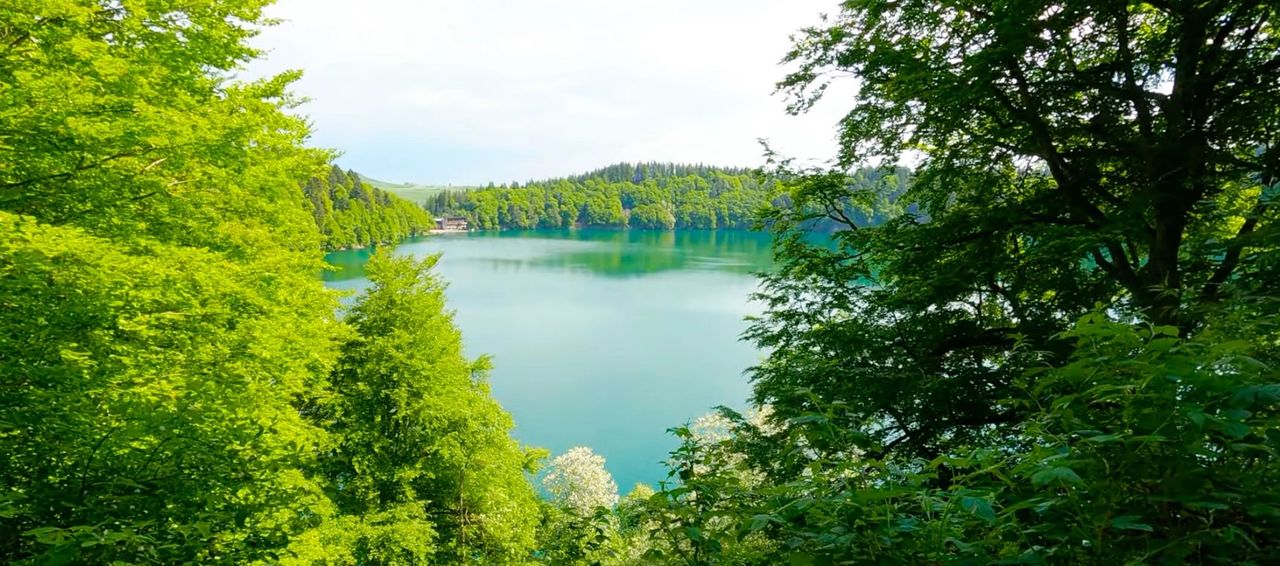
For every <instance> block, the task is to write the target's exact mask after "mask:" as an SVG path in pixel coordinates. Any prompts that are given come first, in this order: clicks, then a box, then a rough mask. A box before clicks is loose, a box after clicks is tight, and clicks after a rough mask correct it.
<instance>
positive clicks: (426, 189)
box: [357, 173, 476, 204]
mask: <svg viewBox="0 0 1280 566" xmlns="http://www.w3.org/2000/svg"><path fill="white" fill-rule="evenodd" d="M357 175H359V176H360V180H361V181H364V182H365V183H367V184H369V185H370V186H372V187H374V188H376V189H382V190H384V191H387V192H389V193H391V194H394V195H396V196H398V197H400V198H402V199H405V200H408V201H411V202H414V203H417V204H424V203H426V202H427V200H428V199H430V198H431V197H432V196H435V195H437V194H439V193H441V192H444V191H466V190H471V189H474V188H476V187H469V186H455V185H419V184H417V183H392V182H390V181H382V180H378V179H374V178H373V177H369V176H367V175H364V174H362V173H357Z"/></svg>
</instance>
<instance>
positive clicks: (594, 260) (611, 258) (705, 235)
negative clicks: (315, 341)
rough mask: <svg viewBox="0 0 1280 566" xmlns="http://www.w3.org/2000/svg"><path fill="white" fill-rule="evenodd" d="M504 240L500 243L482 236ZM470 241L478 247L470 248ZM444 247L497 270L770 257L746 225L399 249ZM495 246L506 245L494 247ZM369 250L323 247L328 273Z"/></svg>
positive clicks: (722, 264)
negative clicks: (474, 250)
mask: <svg viewBox="0 0 1280 566" xmlns="http://www.w3.org/2000/svg"><path fill="white" fill-rule="evenodd" d="M495 239H497V240H503V242H502V243H503V244H504V245H503V246H501V247H494V246H490V245H485V244H486V243H487V244H493V243H497V242H494V241H493V240H495ZM470 243H475V244H477V246H476V248H477V249H480V248H483V253H474V254H473V253H469V251H470V250H469V248H471V246H468V245H467V244H470ZM445 246H447V247H448V251H449V255H450V257H449V260H450V261H451V262H460V261H468V262H483V263H487V264H489V265H488V266H489V267H490V268H491V269H494V270H496V271H507V270H524V269H541V270H566V271H582V272H587V273H591V274H593V275H598V276H606V277H640V276H644V275H650V274H655V273H661V272H665V271H681V270H710V271H722V272H728V273H736V274H744V275H746V274H751V273H757V272H760V271H764V270H767V269H768V268H769V266H770V264H771V262H772V252H771V250H770V236H769V235H768V234H764V233H759V232H746V231H678V232H655V231H640V230H627V231H624V230H572V231H570V230H533V231H506V232H470V233H466V234H442V235H437V236H429V237H424V238H414V239H411V240H408V241H406V242H404V243H402V244H401V245H400V246H399V251H401V252H403V253H409V254H413V255H419V256H420V255H426V254H428V253H434V252H435V251H440V249H441V248H442V247H445ZM495 250H502V251H504V252H505V253H503V254H495V253H494V252H495ZM372 253H373V252H372V250H369V249H360V250H347V251H340V252H333V253H331V254H329V255H328V257H327V259H328V261H329V263H330V264H331V265H332V266H333V267H334V269H335V270H334V271H330V272H326V273H324V275H323V277H324V280H325V281H333V282H338V281H347V280H353V279H361V278H363V277H364V264H365V262H367V261H368V259H369V256H370V255H371V254H372Z"/></svg>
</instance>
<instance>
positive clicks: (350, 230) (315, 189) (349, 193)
mask: <svg viewBox="0 0 1280 566" xmlns="http://www.w3.org/2000/svg"><path fill="white" fill-rule="evenodd" d="M302 192H303V194H305V195H306V196H307V200H308V201H310V203H311V213H312V214H313V215H314V216H315V219H316V225H317V226H319V227H320V233H321V234H322V235H323V236H324V245H325V248H326V249H330V250H336V249H346V248H360V247H366V246H370V245H375V244H391V243H395V242H398V241H400V240H403V239H405V238H407V237H409V236H415V235H418V234H425V233H426V232H427V231H428V230H430V229H431V228H433V227H434V226H435V221H434V220H433V219H432V218H431V216H430V215H428V214H427V213H426V212H425V211H424V210H422V209H421V208H419V207H418V206H417V205H415V204H413V203H411V202H409V201H407V200H404V199H402V198H400V197H398V196H396V195H394V194H391V193H389V192H387V191H384V190H382V189H378V188H374V187H372V186H370V185H369V184H368V183H365V182H364V181H363V180H361V178H360V176H359V175H357V174H356V173H354V172H351V171H343V170H342V169H340V168H338V166H336V165H334V166H331V167H330V168H329V174H328V175H327V176H324V177H312V178H311V179H310V180H308V181H307V183H306V185H304V186H303V187H302Z"/></svg>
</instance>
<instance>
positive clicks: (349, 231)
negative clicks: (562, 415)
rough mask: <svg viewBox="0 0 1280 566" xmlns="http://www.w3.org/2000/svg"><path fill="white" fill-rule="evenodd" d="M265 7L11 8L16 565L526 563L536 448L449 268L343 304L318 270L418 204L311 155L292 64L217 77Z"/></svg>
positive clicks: (2, 550) (6, 246)
mask: <svg viewBox="0 0 1280 566" xmlns="http://www.w3.org/2000/svg"><path fill="white" fill-rule="evenodd" d="M262 4H263V3H262V2H256V1H247V0H244V1H240V0H233V1H226V0H218V1H213V0H195V1H188V2H182V3H168V4H165V3H148V4H146V6H142V5H141V4H136V3H129V2H125V3H120V2H84V1H55V2H19V3H17V4H13V5H7V6H6V8H5V9H4V10H2V11H0V41H2V42H3V43H4V45H5V49H4V50H3V52H0V84H3V88H4V89H5V90H6V92H7V93H8V94H9V96H4V97H0V132H4V134H3V135H4V143H0V376H2V377H0V380H2V381H3V384H2V385H0V562H3V563H5V564H18V565H22V564H228V565H231V564H237V565H238V564H295V565H304V564H305V565H312V564H328V565H354V564H427V563H447V562H456V563H473V564H503V563H528V562H529V561H530V560H531V558H530V557H532V556H533V555H534V552H535V547H536V545H537V544H538V542H537V538H536V534H537V528H538V525H539V523H540V522H541V518H542V515H543V509H544V504H543V503H541V502H539V500H538V498H537V496H536V495H535V492H534V490H533V488H532V487H531V485H530V483H529V482H528V480H527V479H526V477H525V474H526V472H527V471H528V470H529V469H531V468H532V467H533V466H534V465H535V464H536V462H537V461H538V460H539V458H538V453H536V452H529V451H527V450H525V449H523V448H521V447H520V446H518V445H517V444H516V443H515V442H514V441H513V440H512V439H511V438H510V436H509V432H510V430H511V427H512V423H511V419H510V418H509V417H508V415H507V414H506V413H505V412H504V411H503V410H502V409H501V407H499V406H498V405H497V403H496V402H494V400H493V399H492V398H491V397H490V395H489V392H488V386H487V384H486V380H485V370H486V367H487V361H486V360H485V359H484V358H480V359H469V358H466V357H465V356H464V355H463V351H462V346H461V338H460V335H459V333H458V330H457V328H456V327H455V326H454V325H453V322H452V320H451V315H450V314H449V312H448V311H447V310H446V309H445V307H444V296H443V293H442V289H443V283H442V282H440V281H439V280H438V279H437V278H436V277H435V276H434V275H433V274H432V272H431V266H432V263H433V261H432V260H427V261H424V262H414V261H412V260H408V259H392V258H390V257H386V256H383V255H377V256H375V257H374V259H373V260H372V261H371V262H370V263H369V265H368V268H367V273H368V275H369V278H370V280H371V281H372V283H373V286H372V287H371V289H370V290H369V291H368V292H367V293H366V294H364V295H362V296H360V297H359V298H357V299H356V300H355V303H354V304H353V305H351V306H350V308H348V309H346V310H345V314H344V316H342V317H341V318H340V317H339V316H337V314H336V313H337V311H338V307H339V303H338V300H337V296H336V295H335V293H333V292H330V291H328V290H326V289H325V288H324V286H323V285H322V284H321V282H320V281H319V280H318V278H317V277H316V273H317V272H318V270H319V269H320V268H321V267H322V265H323V263H322V257H323V256H322V249H323V248H325V247H341V246H347V245H363V244H367V243H371V242H377V241H382V240H387V239H391V238H395V237H399V236H400V235H403V234H407V233H411V232H412V231H413V230H415V229H418V228H419V227H420V226H421V224H420V221H421V218H422V217H424V216H425V215H424V214H423V213H422V211H420V210H411V209H408V208H406V207H405V206H404V204H403V203H402V202H400V201H396V200H394V199H389V198H387V197H386V196H385V195H383V194H380V193H378V192H373V191H369V190H368V189H367V187H365V186H364V185H362V184H360V183H358V182H356V181H355V179H354V177H353V176H351V175H349V174H345V173H341V172H340V171H338V170H336V169H335V168H332V167H331V166H330V165H329V162H330V155H329V154H328V153H327V152H323V151H318V150H314V149H308V148H306V147H304V146H302V145H301V141H302V140H305V139H306V138H307V135H308V132H307V125H306V123H305V121H304V119H302V118H299V117H296V116H294V115H292V114H291V113H290V112H289V111H288V110H289V109H290V108H291V107H292V100H293V98H292V97H291V96H290V94H289V93H288V91H287V88H288V86H289V84H290V82H292V80H293V79H295V78H296V75H293V74H287V75H282V76H278V77H273V78H267V79H262V80H259V81H255V82H250V83H240V82H234V81H229V80H227V79H225V78H224V77H225V75H226V74H227V73H226V72H225V71H226V70H230V69H236V68H240V67H241V66H243V65H244V64H246V63H247V62H248V61H249V60H250V59H252V58H253V57H255V56H256V55H257V52H256V51H255V50H253V49H251V48H250V47H248V46H247V45H246V43H245V42H246V40H247V38H249V37H250V36H251V35H252V34H253V30H255V29H258V27H259V26H261V25H266V24H267V23H268V22H267V21H266V20H264V19H263V17H262V15H261V11H260V8H261V6H262ZM192 109H199V111H192ZM326 172H327V173H326ZM326 174H327V175H328V176H327V177H326ZM308 179H312V180H311V181H310V182H308V181H307V180H308ZM304 186H305V187H306V189H305V190H304V189H303V187H304ZM317 226H321V227H324V228H325V229H324V233H323V234H322V232H321V230H320V229H319V228H318V227H317Z"/></svg>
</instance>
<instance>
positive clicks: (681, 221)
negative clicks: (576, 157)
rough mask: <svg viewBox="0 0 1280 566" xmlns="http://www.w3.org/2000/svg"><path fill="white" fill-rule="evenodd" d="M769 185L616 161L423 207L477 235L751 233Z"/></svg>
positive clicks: (718, 173) (734, 172)
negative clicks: (462, 222)
mask: <svg viewBox="0 0 1280 566" xmlns="http://www.w3.org/2000/svg"><path fill="white" fill-rule="evenodd" d="M771 187H772V185H771V183H770V182H762V181H761V179H760V178H759V177H757V176H756V175H754V174H752V173H751V172H750V171H747V170H745V169H732V168H729V169H725V168H716V167H709V166H705V165H679V164H672V163H639V164H629V163H620V164H616V165H611V166H609V167H605V168H603V169H599V170H596V171H592V172H590V173H586V174H584V175H579V176H576V177H568V178H562V179H553V180H548V181H537V182H529V183H526V184H524V185H519V184H512V185H501V186H496V187H495V186H490V187H486V188H482V189H472V190H467V191H445V192H442V193H440V194H437V195H435V196H434V197H433V198H431V199H430V200H428V201H427V203H426V207H427V209H428V210H430V211H432V212H433V213H435V214H437V215H458V216H462V217H464V218H466V219H467V221H468V223H469V224H470V225H471V227H473V228H479V229H482V230H507V229H532V228H577V227H607V228H635V229H643V230H672V229H677V228H679V229H701V230H713V229H724V228H737V229H741V228H750V227H751V226H752V222H753V221H754V219H755V217H756V216H755V215H756V213H757V212H758V211H759V210H760V208H761V207H763V206H764V205H765V204H768V202H769V195H770V190H771Z"/></svg>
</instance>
